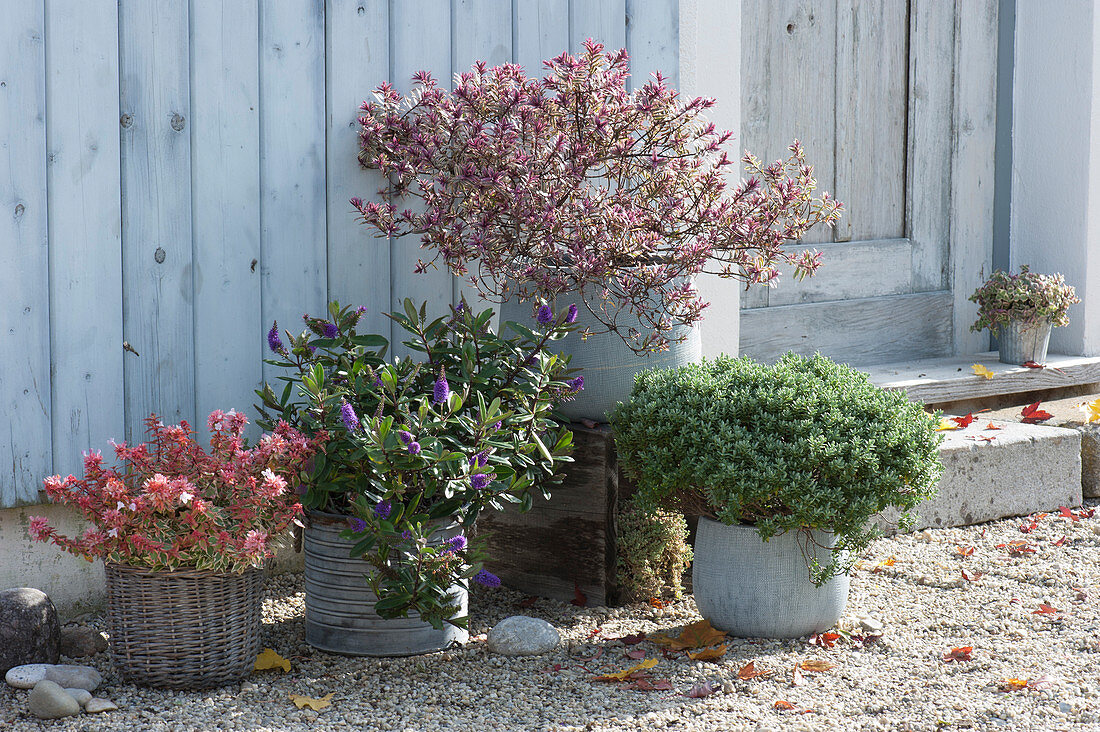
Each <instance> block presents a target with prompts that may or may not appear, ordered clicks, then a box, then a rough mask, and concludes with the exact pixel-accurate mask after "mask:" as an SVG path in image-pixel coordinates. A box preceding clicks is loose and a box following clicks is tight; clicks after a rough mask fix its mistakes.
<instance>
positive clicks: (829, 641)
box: [806, 557, 892, 648]
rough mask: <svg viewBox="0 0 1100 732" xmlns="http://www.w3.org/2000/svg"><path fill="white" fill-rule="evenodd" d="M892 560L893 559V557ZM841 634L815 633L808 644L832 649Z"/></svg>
mask: <svg viewBox="0 0 1100 732" xmlns="http://www.w3.org/2000/svg"><path fill="white" fill-rule="evenodd" d="M891 558H892V557H891ZM840 638H841V635H840V633H832V632H829V633H815V634H814V635H811V636H810V638H809V640H807V641H806V642H807V643H809V644H810V645H811V646H821V647H822V648H832V647H833V646H835V645H836V642H837V641H838V640H840Z"/></svg>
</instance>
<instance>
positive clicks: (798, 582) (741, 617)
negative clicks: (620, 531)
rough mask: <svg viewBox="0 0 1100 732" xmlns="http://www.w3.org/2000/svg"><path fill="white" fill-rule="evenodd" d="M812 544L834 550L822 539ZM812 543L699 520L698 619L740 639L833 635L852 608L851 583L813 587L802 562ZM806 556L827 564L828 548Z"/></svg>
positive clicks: (827, 537) (828, 538) (829, 539)
mask: <svg viewBox="0 0 1100 732" xmlns="http://www.w3.org/2000/svg"><path fill="white" fill-rule="evenodd" d="M814 539H815V541H816V543H817V544H822V545H826V546H828V545H831V544H832V543H833V536H832V535H831V534H825V533H823V532H820V531H815V532H814ZM806 543H807V542H806V541H805V539H804V538H803V537H801V536H800V535H799V532H796V531H788V532H787V533H785V534H780V535H778V536H773V537H772V538H771V539H769V540H768V541H766V542H765V541H763V540H761V538H760V535H759V534H758V533H757V532H756V527H754V526H744V525H738V526H726V525H725V524H721V523H718V522H717V521H712V520H711V519H708V518H700V519H699V529H698V533H697V534H696V539H695V561H694V564H693V566H692V575H691V578H692V586H693V592H694V594H695V603H696V605H698V607H699V614H700V615H702V616H703V617H704V618H706V619H707V620H709V621H710V624H711V625H713V626H714V627H715V628H718V629H719V630H724V631H726V632H727V633H729V634H730V635H733V636H737V637H740V638H801V637H803V636H807V635H811V634H813V633H820V632H822V631H824V630H828V629H829V628H831V627H833V625H835V624H836V621H837V620H839V619H840V616H841V615H842V614H843V613H844V606H845V604H847V602H848V576H847V575H841V576H839V577H834V578H832V579H830V580H829V581H828V582H826V583H825V584H823V585H822V586H821V587H815V586H814V584H813V582H811V581H810V578H809V570H808V569H807V566H806V559H805V557H804V556H803V546H802V545H803V544H806ZM806 551H807V552H811V553H812V554H811V556H813V555H816V556H817V558H818V561H819V562H821V563H822V564H827V563H828V562H829V555H830V552H829V550H828V549H827V548H825V546H815V545H813V544H811V545H810V546H807V547H806Z"/></svg>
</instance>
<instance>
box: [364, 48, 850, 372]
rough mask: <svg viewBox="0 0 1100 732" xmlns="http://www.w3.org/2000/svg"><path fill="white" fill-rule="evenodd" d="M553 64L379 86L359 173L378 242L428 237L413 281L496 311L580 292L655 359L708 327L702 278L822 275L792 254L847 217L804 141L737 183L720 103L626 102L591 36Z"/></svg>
mask: <svg viewBox="0 0 1100 732" xmlns="http://www.w3.org/2000/svg"><path fill="white" fill-rule="evenodd" d="M545 65H546V72H547V73H546V76H545V78H544V79H541V80H540V79H536V78H531V77H528V76H527V75H525V73H524V71H523V69H522V68H521V67H520V66H517V65H515V64H504V65H502V66H496V67H492V68H487V67H486V65H485V64H484V63H478V64H476V65H475V66H474V67H473V69H472V70H471V71H469V72H466V73H463V74H461V75H459V76H457V77H456V79H455V84H454V90H453V91H447V90H445V89H441V88H440V87H439V86H437V84H436V81H435V80H434V79H433V78H432V76H431V75H430V74H429V73H427V72H420V73H418V74H417V75H416V77H415V79H414V81H415V86H414V88H413V91H412V92H411V93H410V94H409V95H408V96H403V95H401V94H399V93H398V92H397V91H395V90H394V89H393V87H391V86H390V85H389V84H382V85H381V86H380V87H378V89H377V90H376V91H375V99H374V101H369V102H364V103H363V105H362V107H361V116H360V117H359V125H360V133H359V139H360V153H359V161H360V163H361V164H362V165H363V166H365V167H367V168H370V169H374V170H378V171H381V172H382V173H383V174H384V175H385V176H386V179H387V181H388V185H387V187H386V188H385V189H384V190H382V191H380V196H381V202H370V201H363V200H361V199H358V198H355V199H352V205H353V206H354V207H355V208H356V209H357V211H358V217H359V219H360V220H361V221H362V222H363V223H364V224H366V225H367V226H368V227H369V228H370V229H372V230H374V232H375V233H376V234H377V235H378V236H394V235H404V234H415V235H419V236H420V240H421V247H422V248H423V249H424V250H425V252H426V254H425V258H423V259H421V260H420V261H419V262H418V263H417V266H416V269H417V271H424V270H425V269H426V268H427V267H429V266H445V267H447V268H448V269H449V270H450V271H451V272H453V273H454V274H456V275H459V276H462V277H464V278H466V279H467V280H468V281H469V282H470V284H471V285H473V286H474V287H475V288H476V289H477V290H478V291H479V293H480V294H481V295H482V296H483V297H486V298H488V299H490V300H493V301H496V302H500V301H501V300H502V299H505V298H508V297H512V296H518V297H519V298H520V299H521V300H528V299H534V300H537V301H551V300H553V299H554V298H555V297H556V296H558V295H561V294H563V293H570V295H569V298H570V300H569V301H570V302H574V301H576V302H578V303H579V302H584V303H585V306H586V307H587V308H588V309H589V310H590V311H591V312H592V315H593V316H594V317H595V319H596V320H597V321H599V322H600V323H602V325H603V326H604V327H605V328H606V329H607V330H610V331H614V332H616V333H618V334H619V335H620V336H622V337H623V339H624V340H625V341H626V342H627V343H628V345H630V346H631V347H632V348H633V349H634V350H635V351H637V352H644V351H649V350H655V349H662V348H664V347H667V344H668V342H669V338H670V331H671V329H672V328H673V326H675V325H677V324H686V325H690V324H692V323H695V322H697V321H698V320H699V319H700V318H701V317H702V313H703V309H704V308H705V307H706V305H707V303H706V302H704V301H703V299H702V298H701V297H700V295H699V293H698V291H697V290H696V289H695V286H694V283H693V280H694V277H695V276H696V275H699V274H700V273H704V272H710V273H716V274H718V275H720V276H723V277H730V278H734V279H738V280H741V281H744V282H745V283H748V284H753V283H762V284H769V285H774V284H775V283H776V282H777V278H778V277H779V273H780V269H781V268H782V267H783V266H784V265H788V264H789V265H794V267H795V274H796V276H797V277H799V278H801V277H803V276H805V275H808V274H812V273H813V272H814V271H815V270H816V269H817V267H818V265H819V254H818V253H817V252H812V251H801V252H793V251H788V250H785V249H784V248H783V245H784V244H785V243H786V242H789V241H792V240H798V239H800V238H801V237H802V236H803V235H804V234H805V233H806V232H807V231H808V230H809V229H810V228H811V227H813V226H815V225H817V224H832V223H834V222H835V221H836V220H837V219H838V218H839V215H840V209H841V206H840V204H839V203H838V202H837V201H835V200H833V199H832V198H831V197H830V196H829V194H828V193H823V194H822V195H821V196H820V197H815V195H814V191H815V188H816V181H815V180H814V177H813V168H812V167H810V166H809V165H807V164H806V161H805V158H804V154H803V150H802V147H801V146H800V145H799V144H798V142H797V141H796V142H795V143H794V144H793V145H791V147H790V152H791V156H790V158H789V159H788V160H786V161H777V162H775V163H773V164H771V165H767V166H765V165H763V164H762V163H761V162H760V161H759V160H757V159H756V158H755V157H753V156H752V155H751V154H747V153H746V154H745V156H744V157H743V158H741V161H742V162H743V163H744V164H745V166H746V168H747V170H748V172H749V174H750V177H749V178H748V179H747V180H744V181H742V182H741V183H740V184H738V185H736V186H734V187H730V186H729V185H727V182H726V179H725V176H726V174H727V172H728V170H729V169H730V166H732V165H734V160H733V159H731V158H730V157H729V153H728V151H727V150H726V147H727V143H728V142H729V140H730V136H731V135H730V133H729V132H722V131H719V130H718V129H716V127H715V125H714V124H713V123H711V122H708V121H707V119H706V117H705V114H706V111H707V110H708V109H710V108H711V107H712V106H713V104H714V100H713V99H706V98H696V99H692V100H690V101H686V102H685V101H683V100H682V99H681V98H680V95H679V94H678V93H677V92H676V91H675V90H674V89H671V88H669V87H668V85H667V84H666V82H665V79H664V78H663V77H662V76H661V75H660V74H656V75H655V77H654V78H653V79H651V80H650V81H648V82H647V83H645V84H644V85H642V86H641V87H640V88H639V89H637V90H635V91H634V92H628V91H627V89H626V80H627V77H628V76H629V73H628V58H627V54H626V52H625V51H618V52H615V53H607V54H604V53H603V46H601V45H600V44H598V43H595V42H592V41H588V42H587V43H586V44H585V50H584V52H583V53H582V54H580V55H578V56H573V55H570V54H568V53H563V54H562V55H560V56H558V57H557V58H555V59H553V60H551V61H547V62H546V63H545ZM402 199H412V200H413V201H416V202H418V204H419V205H417V206H415V207H411V208H409V207H405V204H404V203H403V202H402ZM576 293H580V294H581V295H582V297H580V298H578V297H577V294H576ZM629 316H634V317H636V318H637V319H638V320H640V322H641V325H642V328H641V329H640V330H638V329H637V328H633V329H632V328H631V327H630V326H628V325H626V324H627V323H629V322H630V321H631V320H632V318H631V317H629Z"/></svg>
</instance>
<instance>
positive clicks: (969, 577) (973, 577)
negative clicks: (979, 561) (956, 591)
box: [961, 569, 984, 582]
mask: <svg viewBox="0 0 1100 732" xmlns="http://www.w3.org/2000/svg"><path fill="white" fill-rule="evenodd" d="M961 571H962V577H963V579H964V580H966V581H967V582H977V581H978V580H980V579H981V578H982V574H984V573H983V572H967V571H966V570H965V569H964V570H961Z"/></svg>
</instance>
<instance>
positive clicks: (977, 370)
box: [970, 363, 993, 379]
mask: <svg viewBox="0 0 1100 732" xmlns="http://www.w3.org/2000/svg"><path fill="white" fill-rule="evenodd" d="M970 368H972V369H974V375H975V376H984V377H985V378H987V379H992V378H993V372H992V371H990V370H989V369H987V368H986V367H985V366H983V365H982V364H980V363H976V364H974V365H973V366H971V367H970Z"/></svg>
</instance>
